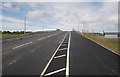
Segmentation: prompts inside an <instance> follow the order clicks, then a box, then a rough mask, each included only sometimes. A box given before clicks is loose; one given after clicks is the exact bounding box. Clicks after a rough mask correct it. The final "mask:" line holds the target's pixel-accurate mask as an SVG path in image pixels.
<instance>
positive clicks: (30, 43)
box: [13, 42, 32, 49]
mask: <svg viewBox="0 0 120 77" xmlns="http://www.w3.org/2000/svg"><path fill="white" fill-rule="evenodd" d="M31 43H32V42H29V43H25V44H22V45H19V46H16V47H14V48H13V49H16V48H19V47H22V46H25V45H28V44H31Z"/></svg>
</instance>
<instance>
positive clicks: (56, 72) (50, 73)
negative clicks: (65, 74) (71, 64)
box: [44, 68, 65, 76]
mask: <svg viewBox="0 0 120 77" xmlns="http://www.w3.org/2000/svg"><path fill="white" fill-rule="evenodd" d="M64 70H65V68H62V69H59V70H56V71H53V72H50V73H48V74H45V75H44V76H49V75H52V74H55V73H58V72H61V71H64Z"/></svg>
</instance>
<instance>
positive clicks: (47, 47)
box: [2, 31, 67, 75]
mask: <svg viewBox="0 0 120 77" xmlns="http://www.w3.org/2000/svg"><path fill="white" fill-rule="evenodd" d="M66 33H67V32H60V31H58V32H51V33H44V34H41V35H33V36H31V37H28V38H25V39H22V40H17V41H16V40H15V41H11V42H6V43H3V47H2V52H3V53H2V54H3V56H2V58H3V60H2V65H3V72H2V74H3V75H40V73H41V72H42V70H43V69H44V67H45V65H46V64H47V62H48V60H49V59H50V57H51V56H52V54H53V53H54V51H55V49H56V48H57V46H58V45H59V43H60V42H61V41H62V39H63V37H64V36H65V35H66Z"/></svg>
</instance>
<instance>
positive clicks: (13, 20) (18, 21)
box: [2, 16, 23, 23]
mask: <svg viewBox="0 0 120 77" xmlns="http://www.w3.org/2000/svg"><path fill="white" fill-rule="evenodd" d="M2 20H5V21H10V22H14V23H23V20H20V19H16V18H12V17H7V16H2Z"/></svg>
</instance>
